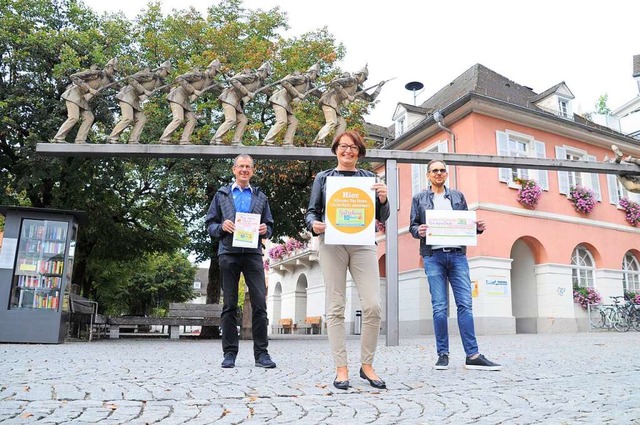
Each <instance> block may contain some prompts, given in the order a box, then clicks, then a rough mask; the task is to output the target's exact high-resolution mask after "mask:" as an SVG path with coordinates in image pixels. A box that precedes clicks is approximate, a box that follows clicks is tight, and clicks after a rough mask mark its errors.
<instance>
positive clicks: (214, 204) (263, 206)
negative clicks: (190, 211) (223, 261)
mask: <svg viewBox="0 0 640 425" xmlns="http://www.w3.org/2000/svg"><path fill="white" fill-rule="evenodd" d="M231 186H232V185H230V184H229V185H227V186H222V187H221V188H220V189H218V191H217V192H216V194H215V195H214V196H213V201H211V206H210V207H209V212H208V213H207V218H206V220H205V227H206V229H207V232H209V236H211V237H212V238H215V239H220V246H219V247H218V255H222V254H259V255H262V249H263V245H262V241H260V243H259V244H258V248H237V247H234V246H232V244H233V235H232V234H231V233H228V232H225V231H223V230H222V223H223V222H224V221H225V220H227V219H229V220H231V221H233V222H235V219H236V206H235V204H234V202H233V195H232V194H231ZM249 212H251V213H252V214H260V215H261V217H260V223H264V224H266V225H267V233H266V234H265V235H262V236H261V238H262V239H269V238H270V237H271V234H272V233H273V218H272V217H271V208H269V200H268V199H267V195H265V194H264V193H263V192H262V191H261V190H260V188H259V187H256V186H251V207H250V211H249Z"/></svg>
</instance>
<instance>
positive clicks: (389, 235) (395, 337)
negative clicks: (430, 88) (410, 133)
mask: <svg viewBox="0 0 640 425" xmlns="http://www.w3.org/2000/svg"><path fill="white" fill-rule="evenodd" d="M385 177H386V180H387V187H388V191H387V202H388V203H389V210H390V213H389V219H388V220H387V223H386V253H385V269H386V276H387V326H386V331H387V346H388V347H396V346H398V345H399V344H400V298H399V293H400V288H399V284H398V280H399V278H398V276H399V273H400V271H399V269H398V208H397V206H398V195H399V194H398V191H397V190H396V189H397V188H398V185H397V182H398V164H397V162H396V161H395V160H393V159H389V160H387V161H386V170H385Z"/></svg>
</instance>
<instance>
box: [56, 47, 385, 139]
mask: <svg viewBox="0 0 640 425" xmlns="http://www.w3.org/2000/svg"><path fill="white" fill-rule="evenodd" d="M171 71H172V65H171V62H170V61H166V62H164V63H162V64H161V65H160V66H158V67H157V68H155V69H152V68H148V67H147V68H144V69H142V70H140V71H138V72H136V73H134V74H132V75H128V76H125V77H122V78H118V74H119V73H120V70H119V67H118V60H117V59H116V58H114V59H111V60H110V61H109V62H107V64H106V65H105V67H104V69H97V68H96V67H93V68H91V69H89V70H85V71H81V72H78V73H75V74H72V75H71V77H70V79H71V84H70V85H69V86H68V87H67V89H66V90H65V92H64V93H63V94H62V99H64V101H65V102H66V107H67V120H66V121H65V122H64V123H63V124H62V125H61V126H60V128H59V130H58V132H57V133H56V135H55V136H54V137H53V140H52V142H55V143H67V140H66V139H67V135H68V133H69V132H70V131H71V129H72V128H74V126H75V125H76V124H77V123H80V126H79V128H78V131H77V133H76V137H75V143H86V142H87V136H88V134H89V131H90V130H91V127H92V125H93V122H94V115H93V112H92V108H91V102H90V100H91V99H92V98H93V97H95V96H98V95H100V93H101V92H103V91H104V90H106V89H114V90H117V94H116V96H115V98H116V100H117V102H118V105H119V107H120V118H119V120H118V122H117V123H116V124H115V126H114V127H113V129H112V130H111V132H110V134H109V135H108V138H107V142H108V143H121V142H122V143H129V144H136V143H140V135H141V134H142V131H143V128H144V126H145V123H146V122H147V117H146V116H145V113H144V107H143V105H144V102H145V101H146V100H147V99H149V98H150V97H151V96H152V95H154V94H155V93H158V92H165V93H167V92H168V94H167V95H166V100H167V101H168V102H169V106H170V108H171V115H172V119H171V121H170V122H169V124H168V125H167V126H166V128H165V129H164V132H163V133H162V135H161V136H160V139H159V143H161V144H174V143H179V144H181V145H190V144H191V136H192V134H193V131H194V129H195V126H196V124H197V122H198V121H197V116H196V111H195V107H194V102H195V101H196V100H197V99H198V98H200V97H202V96H205V95H206V93H207V92H209V93H213V94H215V95H218V96H217V99H218V100H219V102H220V105H221V108H222V112H223V114H224V122H223V123H222V124H221V125H220V127H218V129H217V130H216V131H215V134H214V135H213V137H212V139H211V142H210V144H211V145H221V144H224V142H223V140H225V139H224V136H225V135H226V134H227V133H229V132H230V131H231V130H232V129H233V137H232V138H231V144H232V145H236V146H240V145H242V137H243V134H244V132H245V129H246V127H247V124H248V122H249V119H248V118H247V115H245V105H246V104H247V102H250V101H251V100H252V99H254V98H255V97H256V95H258V94H259V93H264V94H265V95H267V97H268V104H269V106H270V107H271V108H273V113H274V115H275V122H274V124H273V126H272V127H271V128H269V131H268V132H267V134H266V136H265V137H264V140H262V141H261V145H263V146H273V145H275V144H276V137H277V136H278V134H280V133H281V132H282V131H283V130H284V136H283V137H282V145H283V146H294V144H293V140H294V136H295V134H296V128H297V126H298V119H297V118H296V116H295V109H296V108H295V107H296V105H297V104H298V103H299V102H300V101H302V100H304V99H306V98H307V97H308V96H315V97H317V98H318V99H319V102H318V103H319V106H320V108H321V109H322V112H323V114H324V118H325V124H324V126H323V127H322V128H321V129H320V130H319V132H318V134H317V135H316V136H315V138H314V139H313V141H312V142H311V144H312V145H314V146H324V145H325V139H326V138H327V136H329V134H331V133H333V132H335V133H336V134H338V133H341V132H343V131H344V130H345V129H346V126H347V123H346V120H345V119H344V118H343V116H342V114H341V111H342V108H343V107H345V106H347V105H348V104H349V103H350V102H354V101H355V100H356V99H361V100H363V101H366V102H373V101H374V100H375V99H376V98H377V96H378V95H379V94H380V90H381V89H382V86H383V85H384V84H385V83H386V82H387V81H388V80H386V81H381V82H379V83H378V84H375V85H373V86H370V87H367V88H363V83H364V82H365V81H366V80H367V77H368V75H369V70H368V68H367V66H365V67H364V68H362V69H361V70H359V71H357V72H354V73H342V74H340V75H338V76H337V77H335V78H333V79H332V80H331V81H330V82H328V83H326V84H319V85H316V80H317V79H318V76H319V72H320V66H319V65H318V64H315V65H313V66H311V67H310V68H309V69H308V70H306V72H299V71H296V72H294V73H292V74H289V75H287V76H285V77H284V78H281V79H279V80H277V81H274V82H268V79H269V77H270V76H271V73H272V70H271V65H270V64H269V63H268V62H265V63H264V64H262V66H260V67H259V68H258V69H257V70H251V69H245V70H243V71H242V72H239V73H237V74H235V75H233V76H229V75H228V73H227V72H224V71H223V69H222V66H221V63H220V61H219V60H214V61H212V62H211V63H210V64H209V65H208V66H207V68H206V69H205V70H204V71H200V70H198V69H194V70H192V71H190V72H187V73H185V74H182V75H178V76H176V77H175V78H174V79H173V81H172V82H171V83H167V82H166V79H167V77H168V76H169V74H170V73H171ZM374 89H375V90H374ZM370 90H373V92H371V93H369V91H370ZM181 127H182V134H181V135H180V137H179V140H178V141H176V142H174V141H173V140H175V139H178V137H177V135H176V137H174V133H176V132H177V131H178V130H179V129H180V128H181ZM128 128H130V131H129V133H128V135H127V134H126V133H125V130H126V129H128ZM127 136H128V137H127ZM125 138H126V139H127V140H124V139H125Z"/></svg>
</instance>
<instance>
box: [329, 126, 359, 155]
mask: <svg viewBox="0 0 640 425" xmlns="http://www.w3.org/2000/svg"><path fill="white" fill-rule="evenodd" d="M343 136H347V137H348V138H350V139H351V141H352V142H353V144H354V145H356V146H357V147H358V158H364V156H365V155H366V154H367V145H365V144H364V140H363V139H362V136H361V135H360V133H358V132H357V131H354V130H347V131H345V132H344V133H340V134H338V135H336V137H334V138H333V143H331V153H333V154H334V155H335V153H336V150H337V149H338V145H339V144H340V139H341V138H342V137H343Z"/></svg>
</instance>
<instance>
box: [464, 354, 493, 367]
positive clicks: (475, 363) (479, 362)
mask: <svg viewBox="0 0 640 425" xmlns="http://www.w3.org/2000/svg"><path fill="white" fill-rule="evenodd" d="M464 368H465V369H476V370H501V369H502V366H500V365H499V364H498V363H494V362H492V361H490V360H488V359H487V358H486V357H485V356H483V355H482V354H480V355H479V356H478V357H476V358H475V359H470V358H469V357H467V360H466V362H465V365H464Z"/></svg>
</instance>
